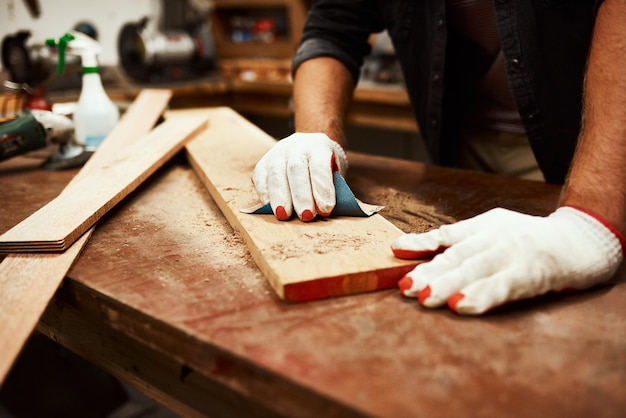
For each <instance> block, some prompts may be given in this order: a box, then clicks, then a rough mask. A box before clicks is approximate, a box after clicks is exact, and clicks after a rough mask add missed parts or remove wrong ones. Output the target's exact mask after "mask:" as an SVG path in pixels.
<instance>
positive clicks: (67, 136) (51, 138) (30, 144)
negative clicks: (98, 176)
mask: <svg viewBox="0 0 626 418" xmlns="http://www.w3.org/2000/svg"><path fill="white" fill-rule="evenodd" d="M3 120H4V121H3V122H2V123H0V161H2V160H6V159H8V158H11V157H14V156H17V155H20V154H25V153H27V152H30V151H35V150H38V149H42V148H46V147H48V146H50V145H56V146H58V150H57V151H56V152H55V153H54V154H53V155H51V156H50V157H49V158H48V159H47V160H46V161H45V162H44V164H43V168H44V169H48V170H59V169H68V168H74V167H80V166H82V165H83V164H85V162H86V161H87V160H88V159H89V157H90V156H91V154H92V153H93V152H88V151H86V150H85V149H84V147H83V146H80V145H77V144H76V143H75V135H74V122H73V121H72V120H71V119H70V118H68V117H67V116H64V115H61V114H57V113H54V112H52V111H49V110H41V109H23V110H22V111H21V112H20V113H19V114H17V115H14V116H12V117H5V118H4V119H3Z"/></svg>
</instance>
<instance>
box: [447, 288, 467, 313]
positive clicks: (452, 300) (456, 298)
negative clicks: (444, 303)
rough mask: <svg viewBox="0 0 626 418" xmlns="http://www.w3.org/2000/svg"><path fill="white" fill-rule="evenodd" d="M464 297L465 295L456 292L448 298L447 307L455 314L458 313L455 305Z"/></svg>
mask: <svg viewBox="0 0 626 418" xmlns="http://www.w3.org/2000/svg"><path fill="white" fill-rule="evenodd" d="M464 297H465V295H464V294H463V293H461V292H457V293H455V294H454V295H452V296H450V297H449V298H448V307H449V308H450V309H451V310H452V311H454V312H455V313H458V312H457V310H456V305H458V303H459V302H460V301H461V300H463V298H464Z"/></svg>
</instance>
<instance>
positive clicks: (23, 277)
mask: <svg viewBox="0 0 626 418" xmlns="http://www.w3.org/2000/svg"><path fill="white" fill-rule="evenodd" d="M171 95H172V93H171V91H169V90H164V89H158V90H157V89H145V90H142V91H141V92H140V93H139V95H138V96H137V98H136V99H135V101H133V103H132V105H131V106H130V107H129V108H128V109H127V110H126V112H125V113H124V115H123V116H122V118H121V119H120V122H119V123H118V124H117V125H116V126H115V127H114V128H113V130H112V131H111V133H110V134H109V135H108V136H107V138H106V140H105V141H103V143H102V144H101V145H100V147H99V148H98V150H97V151H96V152H95V153H94V154H93V155H92V157H91V158H90V159H89V161H88V162H87V163H86V164H85V166H83V168H82V169H81V170H80V171H79V172H78V174H77V175H76V176H75V177H74V179H72V181H71V182H70V184H71V183H74V182H77V181H79V180H80V179H81V178H83V177H85V176H87V175H88V174H89V172H90V171H91V170H92V169H93V170H95V169H96V168H97V167H98V166H99V165H102V164H107V161H110V160H112V159H113V158H115V157H116V155H117V154H118V150H119V148H121V147H124V146H129V145H131V144H133V143H135V142H136V141H137V140H138V139H139V138H141V136H142V135H144V134H145V133H147V132H149V131H150V129H151V128H152V127H153V126H154V124H155V122H156V121H157V119H158V118H159V117H160V115H161V114H162V113H163V110H164V109H165V107H166V106H167V103H168V102H169V100H170V98H171ZM93 230H94V228H91V229H90V230H89V231H87V232H86V233H85V234H84V235H83V236H81V237H80V238H79V239H78V240H77V241H76V242H75V243H74V244H73V245H72V246H71V247H70V248H69V249H68V250H67V251H65V252H63V253H51V254H9V255H8V256H7V257H6V258H5V259H4V260H3V261H2V263H0V295H2V297H1V298H0V324H1V327H0V354H1V355H0V385H1V384H2V382H3V381H4V378H5V377H6V375H7V373H8V371H9V370H10V368H11V365H12V364H13V362H14V361H15V359H16V358H17V355H18V354H19V352H20V350H21V349H22V347H23V345H24V343H25V342H26V340H27V338H28V336H29V335H30V333H31V332H32V330H33V329H34V328H35V325H36V324H37V321H38V320H39V318H40V317H41V315H42V313H43V311H44V309H45V307H46V305H47V304H48V301H49V300H50V299H51V298H52V295H53V294H54V292H55V291H56V289H57V288H58V286H59V284H60V283H61V281H62V280H63V278H64V277H65V275H66V274H67V272H68V271H69V269H70V267H71V266H72V264H73V263H74V260H75V259H76V257H77V256H78V254H79V253H80V252H81V250H82V249H83V247H84V246H85V244H86V243H87V241H88V240H89V238H90V236H91V234H92V233H93Z"/></svg>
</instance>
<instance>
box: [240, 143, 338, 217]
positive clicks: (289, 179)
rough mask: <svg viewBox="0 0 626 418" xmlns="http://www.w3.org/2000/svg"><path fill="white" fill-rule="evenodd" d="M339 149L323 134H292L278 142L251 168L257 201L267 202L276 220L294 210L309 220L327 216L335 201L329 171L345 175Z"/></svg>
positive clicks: (331, 173) (331, 174)
mask: <svg viewBox="0 0 626 418" xmlns="http://www.w3.org/2000/svg"><path fill="white" fill-rule="evenodd" d="M347 169H348V160H347V158H346V154H345V152H344V151H343V148H341V146H340V145H339V144H338V143H336V142H335V141H333V140H332V139H330V138H329V137H328V136H326V135H325V134H323V133H295V134H292V135H290V136H288V137H287V138H284V139H282V140H280V141H279V142H278V143H277V144H276V145H275V146H274V147H272V149H270V150H269V151H268V152H267V154H265V155H264V156H263V158H261V160H260V161H259V162H258V163H257V165H256V167H255V168H254V172H253V174H252V181H253V182H254V186H255V188H256V190H257V193H258V195H259V198H260V199H261V202H263V203H264V204H267V203H270V204H271V207H272V211H273V212H274V215H275V216H276V218H278V219H279V220H281V221H285V220H287V219H289V218H290V217H291V214H292V212H293V211H294V210H295V212H296V214H297V215H298V217H299V218H300V219H301V220H303V221H305V222H308V221H312V220H313V219H314V218H315V216H316V215H317V214H319V215H321V216H328V215H330V213H331V212H332V211H333V209H334V207H335V202H336V196H335V186H334V184H333V172H334V171H337V170H339V172H340V173H341V174H342V175H345V173H346V171H347Z"/></svg>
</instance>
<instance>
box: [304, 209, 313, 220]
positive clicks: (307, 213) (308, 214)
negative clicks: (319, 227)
mask: <svg viewBox="0 0 626 418" xmlns="http://www.w3.org/2000/svg"><path fill="white" fill-rule="evenodd" d="M301 219H302V221H304V222H311V221H312V220H313V219H315V215H313V212H311V211H310V210H309V209H306V210H305V211H303V212H302V218H301Z"/></svg>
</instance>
